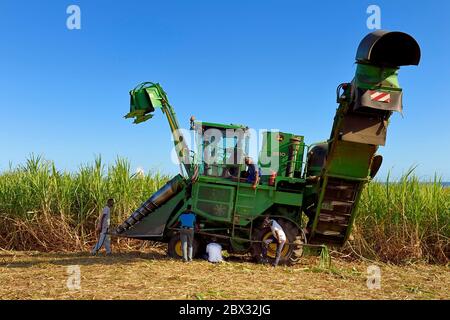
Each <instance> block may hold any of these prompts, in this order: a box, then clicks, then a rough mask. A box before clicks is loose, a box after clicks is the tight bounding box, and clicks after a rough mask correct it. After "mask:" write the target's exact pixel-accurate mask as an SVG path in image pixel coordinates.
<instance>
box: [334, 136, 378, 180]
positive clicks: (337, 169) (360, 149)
mask: <svg viewBox="0 0 450 320" xmlns="http://www.w3.org/2000/svg"><path fill="white" fill-rule="evenodd" d="M375 151H376V147H375V146H373V145H367V144H361V143H353V142H347V141H336V142H335V146H334V149H333V152H332V153H331V155H330V158H328V160H327V163H328V165H327V174H328V175H336V176H345V177H352V178H366V177H367V176H368V174H369V168H370V162H371V161H372V157H373V154H374V153H375Z"/></svg>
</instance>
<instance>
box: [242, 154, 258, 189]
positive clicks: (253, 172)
mask: <svg viewBox="0 0 450 320" xmlns="http://www.w3.org/2000/svg"><path fill="white" fill-rule="evenodd" d="M245 164H246V165H247V172H246V178H247V182H248V183H251V184H252V188H253V189H256V187H257V186H258V183H259V171H258V168H257V167H256V165H255V163H254V162H253V159H252V158H250V157H245Z"/></svg>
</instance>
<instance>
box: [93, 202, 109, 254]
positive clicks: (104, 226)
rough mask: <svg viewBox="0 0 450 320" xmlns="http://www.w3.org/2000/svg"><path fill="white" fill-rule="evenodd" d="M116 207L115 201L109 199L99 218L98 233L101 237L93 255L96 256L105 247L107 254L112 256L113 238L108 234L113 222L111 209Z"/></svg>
mask: <svg viewBox="0 0 450 320" xmlns="http://www.w3.org/2000/svg"><path fill="white" fill-rule="evenodd" d="M113 207H114V199H108V201H107V202H106V206H105V207H104V208H103V211H102V214H101V215H100V217H99V220H98V223H97V228H96V230H95V231H96V233H97V235H99V238H98V241H97V243H96V244H95V246H94V248H92V251H91V253H92V255H96V254H97V252H98V251H99V250H100V249H101V248H102V247H103V246H105V250H106V254H107V255H110V254H111V237H110V235H109V234H108V230H109V223H110V220H111V209H112V208H113Z"/></svg>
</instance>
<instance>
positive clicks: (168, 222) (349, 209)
mask: <svg viewBox="0 0 450 320" xmlns="http://www.w3.org/2000/svg"><path fill="white" fill-rule="evenodd" d="M419 60H420V48H419V46H418V44H417V42H416V41H415V40H414V39H413V38H412V37H411V36H409V35H407V34H405V33H402V32H388V31H375V32H372V33H370V34H369V35H367V36H366V37H365V38H364V39H363V40H362V41H361V43H360V45H359V47H358V50H357V54H356V65H357V67H356V74H355V77H354V79H353V80H352V81H351V82H349V83H343V84H341V85H339V86H338V89H337V102H338V104H339V106H338V108H337V110H336V115H335V117H334V122H333V126H332V130H331V135H330V138H329V139H328V140H327V141H325V142H323V143H318V144H314V145H311V146H307V145H306V144H305V142H304V137H303V136H302V135H298V134H293V133H286V132H275V131H267V132H265V133H264V134H263V135H262V136H263V142H262V149H261V150H260V154H259V159H258V162H257V163H258V165H259V168H260V170H261V179H260V184H259V186H258V187H257V188H256V190H255V189H254V188H252V185H251V184H250V183H247V181H246V180H245V179H242V178H243V172H244V170H245V164H244V161H243V158H244V157H245V156H246V155H248V154H249V150H248V149H249V139H250V130H249V129H248V128H247V127H246V126H243V125H225V124H218V123H210V122H199V121H195V119H194V118H191V126H190V127H191V129H192V130H194V132H195V137H196V139H195V140H196V147H195V148H194V149H195V151H196V152H195V154H194V152H193V151H190V150H189V148H188V146H187V144H186V140H185V138H184V137H183V134H182V131H181V130H179V129H180V127H179V124H178V121H177V118H176V115H175V112H174V110H173V108H172V106H171V105H170V104H169V102H168V99H167V95H166V93H165V92H164V90H163V89H162V88H161V86H160V85H159V84H157V83H151V82H146V83H143V84H141V85H139V86H137V87H136V88H135V89H133V90H132V91H131V92H130V97H131V98H130V99H131V103H130V113H128V114H127V115H126V117H127V118H135V123H140V122H145V121H147V120H149V119H150V118H151V117H152V115H153V112H155V110H156V109H161V110H162V111H163V113H164V114H165V115H166V117H167V120H168V122H169V126H170V129H171V132H172V134H173V137H174V144H175V147H176V151H177V155H178V157H179V161H180V163H181V164H182V165H183V167H184V169H185V171H186V174H183V173H182V174H181V175H177V176H175V177H174V178H173V179H172V180H170V181H169V182H167V184H166V185H164V186H163V187H162V188H161V189H160V190H158V191H157V192H156V193H155V194H153V195H152V196H151V197H150V198H149V199H148V200H147V201H146V202H144V203H143V204H142V206H141V207H139V208H138V209H137V210H136V211H135V212H133V213H132V214H131V216H130V217H129V218H128V219H126V220H125V221H124V222H123V223H122V224H121V225H119V226H118V227H117V228H116V230H115V232H114V233H115V235H117V236H124V237H129V238H137V239H143V240H146V239H151V240H158V241H163V242H167V243H168V252H169V255H171V256H172V257H176V258H181V250H180V248H181V246H180V239H179V235H178V233H177V228H176V227H175V224H176V221H177V219H178V217H179V215H180V214H181V213H182V212H183V211H184V210H185V209H186V207H187V205H188V204H190V205H192V209H193V210H194V211H195V212H196V214H197V216H198V221H199V223H200V226H201V228H200V230H199V231H198V232H197V233H196V237H195V243H194V254H195V253H202V251H203V249H202V248H204V246H205V244H206V242H207V241H208V238H209V237H212V236H213V237H215V238H217V239H219V241H220V242H222V245H223V246H224V248H225V249H227V250H229V251H231V252H239V253H246V252H249V253H250V254H251V255H252V256H253V257H254V258H255V259H256V260H259V259H261V252H262V242H263V241H265V240H267V239H268V238H270V237H271V236H272V234H271V231H270V228H267V227H266V226H265V225H264V224H263V223H262V221H263V220H264V219H263V218H264V216H266V215H270V216H272V217H274V218H275V219H277V221H278V223H279V224H280V225H281V226H282V228H283V229H284V231H285V233H286V236H287V244H286V245H285V247H284V248H283V251H282V258H281V262H282V263H283V262H289V261H295V260H297V258H298V255H299V254H300V253H301V251H298V250H297V249H298V248H299V247H303V246H304V245H305V244H306V243H307V242H308V243H309V244H308V245H313V246H314V245H335V246H341V245H343V244H344V243H345V242H346V241H347V239H348V238H349V235H350V232H351V229H352V224H353V220H354V218H355V215H356V209H357V205H358V201H359V198H360V196H361V192H362V190H363V187H364V185H365V184H366V183H367V182H369V181H370V180H371V179H372V178H374V177H375V175H376V173H377V171H378V169H379V168H380V166H381V163H382V157H381V155H377V154H376V151H377V149H378V146H380V145H384V144H385V142H386V133H387V127H388V120H389V118H390V116H391V115H392V113H393V112H395V111H397V112H401V111H402V94H403V93H402V88H401V87H400V85H399V83H398V70H399V68H400V66H404V65H418V63H419ZM191 153H192V154H194V157H192V155H191ZM255 160H256V159H255ZM303 214H305V215H306V216H307V217H308V218H309V221H308V224H307V225H306V226H304V225H303V221H305V220H306V219H303ZM275 252H276V246H270V247H269V250H268V256H269V258H271V259H273V258H274V257H275ZM299 252H300V253H299Z"/></svg>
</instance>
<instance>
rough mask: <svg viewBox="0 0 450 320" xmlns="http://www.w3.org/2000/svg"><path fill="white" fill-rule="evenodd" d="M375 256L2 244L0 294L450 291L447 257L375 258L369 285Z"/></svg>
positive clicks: (440, 294) (338, 295)
mask: <svg viewBox="0 0 450 320" xmlns="http://www.w3.org/2000/svg"><path fill="white" fill-rule="evenodd" d="M372 264H373V263H371V262H354V261H353V262H350V261H345V260H342V259H333V260H332V266H331V268H329V269H324V268H320V267H319V259H318V258H317V257H305V258H304V259H303V260H302V261H301V262H300V263H299V264H297V265H295V266H291V267H278V268H275V269H274V268H272V267H270V266H265V265H256V264H254V263H251V262H248V261H245V259H233V260H231V261H227V262H224V263H222V264H210V263H208V262H206V261H201V260H198V261H194V262H192V263H187V264H186V263H182V262H181V261H177V260H172V259H169V258H167V257H166V256H165V253H164V252H163V251H161V250H160V249H156V248H155V249H147V250H146V251H145V252H142V251H141V252H139V251H135V252H128V253H116V254H114V255H113V256H110V257H106V256H104V255H102V254H100V255H99V256H97V257H91V256H90V255H89V254H88V253H58V254H55V253H38V252H10V251H0V299H295V300H297V299H450V272H449V271H450V268H449V266H448V265H447V266H436V265H428V264H422V263H416V264H411V265H406V266H394V265H387V264H382V263H376V265H377V266H378V267H379V268H380V270H381V278H380V279H381V283H380V285H381V288H380V289H368V286H367V276H368V271H367V270H368V267H369V266H370V265H372ZM73 266H75V267H73ZM77 268H79V269H78V270H80V277H79V279H80V281H79V283H78V282H77V280H73V279H75V278H74V276H76V270H77ZM68 283H69V284H72V286H71V289H69V288H68ZM78 284H79V286H77V285H78Z"/></svg>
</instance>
